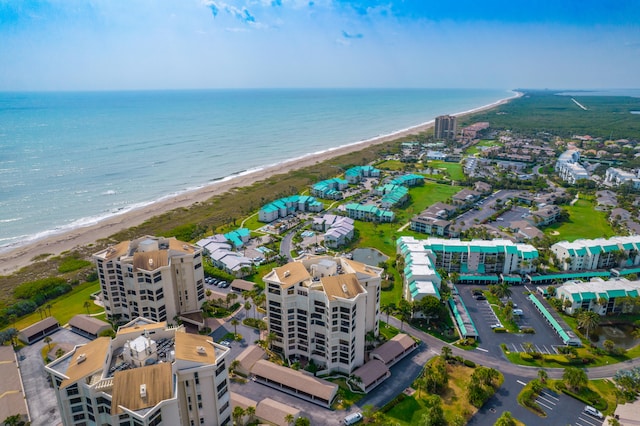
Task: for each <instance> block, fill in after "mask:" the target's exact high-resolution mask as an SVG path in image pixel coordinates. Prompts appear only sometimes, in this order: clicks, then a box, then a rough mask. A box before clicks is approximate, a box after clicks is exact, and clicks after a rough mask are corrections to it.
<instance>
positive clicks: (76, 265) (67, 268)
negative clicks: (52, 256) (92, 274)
mask: <svg viewBox="0 0 640 426" xmlns="http://www.w3.org/2000/svg"><path fill="white" fill-rule="evenodd" d="M91 265H93V263H92V262H89V261H88V260H83V259H76V258H67V259H65V260H63V261H62V262H60V265H59V266H58V272H60V273H61V274H64V273H66V272H73V271H77V270H78V269H82V268H86V267H87V266H91Z"/></svg>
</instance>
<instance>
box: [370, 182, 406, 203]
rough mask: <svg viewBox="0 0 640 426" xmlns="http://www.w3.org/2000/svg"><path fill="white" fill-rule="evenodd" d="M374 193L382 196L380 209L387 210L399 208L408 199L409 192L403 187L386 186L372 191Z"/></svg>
mask: <svg viewBox="0 0 640 426" xmlns="http://www.w3.org/2000/svg"><path fill="white" fill-rule="evenodd" d="M374 193H375V194H377V195H382V199H381V200H380V207H382V208H383V209H389V208H391V207H394V206H400V205H402V204H404V203H406V202H407V200H408V199H409V190H408V189H407V187H405V186H400V185H394V184H390V183H389V184H386V185H382V186H379V187H377V188H376V189H374Z"/></svg>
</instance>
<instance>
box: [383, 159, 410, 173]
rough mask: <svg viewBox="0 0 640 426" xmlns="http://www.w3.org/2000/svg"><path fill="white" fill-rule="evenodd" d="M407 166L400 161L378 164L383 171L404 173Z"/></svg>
mask: <svg viewBox="0 0 640 426" xmlns="http://www.w3.org/2000/svg"><path fill="white" fill-rule="evenodd" d="M406 165H407V164H406V163H403V162H402V161H399V160H386V161H382V162H380V163H378V164H376V167H377V168H379V169H382V170H391V171H402V170H404V168H405V167H406Z"/></svg>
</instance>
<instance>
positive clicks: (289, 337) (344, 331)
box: [263, 256, 382, 374]
mask: <svg viewBox="0 0 640 426" xmlns="http://www.w3.org/2000/svg"><path fill="white" fill-rule="evenodd" d="M381 275H382V269H381V268H377V267H374V266H369V265H365V264H363V263H360V262H356V261H353V260H349V259H346V258H342V257H335V258H334V257H324V256H307V257H304V258H299V259H298V260H296V261H295V262H291V263H288V264H286V265H284V266H281V267H278V268H275V269H273V270H272V271H271V272H270V273H268V274H267V275H265V276H264V278H263V280H264V282H265V284H266V296H267V300H266V303H267V316H268V319H269V321H268V324H269V332H273V333H274V334H275V335H276V339H275V340H274V341H273V343H272V349H273V350H274V351H275V352H278V353H281V354H283V355H284V356H285V357H286V358H288V359H294V358H297V357H304V358H306V359H312V360H313V361H314V362H315V363H316V365H319V366H320V368H321V370H322V371H327V372H328V371H340V372H343V373H346V374H350V373H351V372H352V371H353V370H355V368H356V367H358V366H360V365H362V363H363V362H364V348H365V335H366V334H367V332H373V334H374V335H377V334H378V319H379V308H380V280H381Z"/></svg>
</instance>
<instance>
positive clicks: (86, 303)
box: [82, 300, 91, 315]
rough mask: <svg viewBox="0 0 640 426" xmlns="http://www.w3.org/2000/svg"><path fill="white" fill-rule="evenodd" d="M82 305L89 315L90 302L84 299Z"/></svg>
mask: <svg viewBox="0 0 640 426" xmlns="http://www.w3.org/2000/svg"><path fill="white" fill-rule="evenodd" d="M82 307H83V308H85V309H86V310H87V315H89V308H90V307H91V302H89V301H88V300H85V301H84V303H83V304H82Z"/></svg>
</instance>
